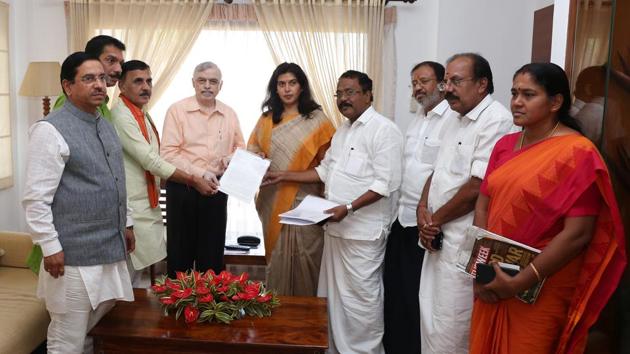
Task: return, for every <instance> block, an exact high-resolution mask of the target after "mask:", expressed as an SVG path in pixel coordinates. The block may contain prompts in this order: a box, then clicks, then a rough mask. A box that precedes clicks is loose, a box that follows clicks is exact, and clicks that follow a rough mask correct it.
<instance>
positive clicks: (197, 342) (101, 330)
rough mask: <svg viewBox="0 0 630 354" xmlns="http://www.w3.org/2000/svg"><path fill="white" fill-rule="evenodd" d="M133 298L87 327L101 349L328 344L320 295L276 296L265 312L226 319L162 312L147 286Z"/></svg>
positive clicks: (271, 349)
mask: <svg viewBox="0 0 630 354" xmlns="http://www.w3.org/2000/svg"><path fill="white" fill-rule="evenodd" d="M134 295H135V298H136V300H135V301H134V302H118V303H117V304H116V306H115V307H114V309H112V311H110V312H109V313H108V314H107V315H105V317H104V318H103V319H102V320H101V321H100V322H99V323H98V324H97V325H96V326H95V327H94V328H93V329H92V331H91V332H90V335H91V336H93V337H94V338H95V343H96V347H97V350H102V351H104V352H105V353H117V352H120V353H123V352H124V353H141V352H151V353H277V354H279V353H323V352H324V350H325V349H326V348H327V347H328V314H327V311H326V299H325V298H315V297H290V296H289V297H287V296H284V297H283V296H281V297H280V304H281V305H280V306H279V307H277V308H276V309H274V311H273V314H272V316H271V317H264V318H257V317H249V316H248V317H245V318H243V319H240V320H236V321H233V322H232V323H231V324H229V325H225V324H219V323H196V324H193V325H186V323H185V322H184V319H183V316H182V318H180V319H179V320H178V321H175V317H174V316H172V315H169V316H168V317H165V316H163V313H162V309H161V307H160V304H159V302H158V299H157V297H156V296H155V295H153V294H152V292H151V291H150V290H148V289H134Z"/></svg>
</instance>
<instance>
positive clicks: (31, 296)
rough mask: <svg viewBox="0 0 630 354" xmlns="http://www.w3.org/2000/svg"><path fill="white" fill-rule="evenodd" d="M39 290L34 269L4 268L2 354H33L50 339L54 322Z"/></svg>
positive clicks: (0, 275)
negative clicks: (49, 330) (48, 335)
mask: <svg viewBox="0 0 630 354" xmlns="http://www.w3.org/2000/svg"><path fill="white" fill-rule="evenodd" d="M7 256H8V253H7ZM36 289H37V276H36V275H35V274H33V272H31V270H30V269H21V268H12V267H0V304H2V305H1V306H0V318H1V319H2V321H0V353H30V352H32V351H33V350H34V349H35V348H37V346H38V345H39V344H41V343H42V342H43V341H44V340H45V339H46V331H47V328H48V323H49V322H50V318H49V317H48V312H47V311H46V306H45V305H44V302H43V301H42V300H41V299H38V298H37V297H36V295H35V294H36Z"/></svg>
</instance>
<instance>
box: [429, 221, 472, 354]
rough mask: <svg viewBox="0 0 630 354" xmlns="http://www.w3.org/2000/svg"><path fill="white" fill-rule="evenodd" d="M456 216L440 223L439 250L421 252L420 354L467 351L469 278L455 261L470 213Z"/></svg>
mask: <svg viewBox="0 0 630 354" xmlns="http://www.w3.org/2000/svg"><path fill="white" fill-rule="evenodd" d="M460 219H464V220H460ZM460 219H458V220H457V221H453V223H451V224H447V225H444V226H443V227H442V231H443V232H444V242H443V246H442V250H440V251H437V252H432V253H428V252H427V253H426V254H425V255H424V262H423V263H422V277H421V278H420V293H419V301H420V333H421V343H422V353H423V354H464V353H468V344H469V343H468V342H469V333H470V317H471V314H472V306H473V280H472V279H471V278H470V277H469V276H468V275H466V274H464V273H463V272H461V271H459V270H457V268H456V267H455V263H456V259H457V251H458V249H459V245H460V243H461V242H462V237H463V236H464V235H465V231H464V230H465V229H466V227H467V226H466V225H470V223H471V222H470V220H469V219H470V217H463V218H460ZM462 221H463V223H462ZM458 224H459V225H458Z"/></svg>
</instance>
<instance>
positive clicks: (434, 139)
mask: <svg viewBox="0 0 630 354" xmlns="http://www.w3.org/2000/svg"><path fill="white" fill-rule="evenodd" d="M450 113H451V109H450V108H449V106H448V102H446V100H442V102H440V103H439V104H438V105H437V106H435V107H434V108H433V109H432V110H431V111H429V112H428V113H427V114H426V115H425V114H424V113H422V115H420V116H418V117H417V118H415V119H414V120H413V121H412V122H411V124H409V127H408V128H407V133H406V134H405V150H404V151H405V152H404V155H403V157H404V158H403V173H402V184H401V185H400V201H399V203H398V204H399V205H398V222H400V224H401V225H402V226H403V227H412V226H416V224H417V217H416V209H417V208H418V201H419V200H420V197H421V195H422V188H423V187H424V183H425V182H426V180H427V178H429V176H430V175H431V173H432V172H433V167H434V165H435V159H436V158H437V154H438V152H439V151H440V144H441V142H442V138H443V137H444V135H445V133H446V130H445V129H442V128H443V127H444V122H445V121H446V116H448V115H450Z"/></svg>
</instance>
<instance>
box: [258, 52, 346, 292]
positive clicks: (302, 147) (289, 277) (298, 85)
mask: <svg viewBox="0 0 630 354" xmlns="http://www.w3.org/2000/svg"><path fill="white" fill-rule="evenodd" d="M263 111H264V113H263V115H262V117H260V119H259V120H258V123H257V125H256V127H255V128H254V131H253V132H252V135H251V137H250V138H249V142H248V146H247V149H248V150H250V151H252V152H255V153H258V154H261V155H264V156H265V157H267V158H269V159H271V166H270V169H271V170H283V171H284V170H289V171H303V170H307V169H309V168H312V167H315V166H317V165H319V162H320V161H321V159H323V158H324V154H325V152H326V150H327V149H328V147H329V146H330V140H331V139H332V136H333V134H334V133H335V128H334V127H333V125H332V123H331V121H330V119H328V117H326V115H325V114H324V112H322V110H321V107H320V105H319V104H317V103H316V102H315V101H314V100H313V99H312V96H311V91H310V87H309V84H308V79H307V78H306V74H305V73H304V71H302V68H300V67H299V66H298V65H297V64H294V63H282V64H280V65H279V66H278V67H277V68H276V70H275V71H274V72H273V74H272V76H271V79H270V80H269V85H268V87H267V98H266V100H265V102H264V103H263ZM321 192H322V184H321V183H310V184H309V183H305V184H298V183H288V182H286V183H280V184H277V185H270V186H265V187H263V188H261V189H260V192H259V193H258V196H257V198H256V209H257V211H258V215H259V217H260V220H261V222H262V225H263V234H264V237H265V251H266V256H267V271H266V273H267V285H268V286H269V287H270V288H271V289H275V290H277V291H278V294H279V295H295V296H315V295H316V293H317V280H318V276H319V266H320V263H321V257H322V249H323V245H324V234H323V230H322V228H321V226H319V225H310V226H293V225H282V224H280V223H279V219H280V218H279V217H278V214H280V213H284V212H285V211H288V210H290V209H293V208H295V207H296V206H297V205H298V204H299V203H300V202H301V201H302V200H303V199H304V197H306V196H307V195H309V194H313V195H320V194H321Z"/></svg>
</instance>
